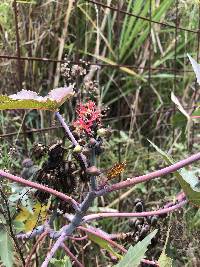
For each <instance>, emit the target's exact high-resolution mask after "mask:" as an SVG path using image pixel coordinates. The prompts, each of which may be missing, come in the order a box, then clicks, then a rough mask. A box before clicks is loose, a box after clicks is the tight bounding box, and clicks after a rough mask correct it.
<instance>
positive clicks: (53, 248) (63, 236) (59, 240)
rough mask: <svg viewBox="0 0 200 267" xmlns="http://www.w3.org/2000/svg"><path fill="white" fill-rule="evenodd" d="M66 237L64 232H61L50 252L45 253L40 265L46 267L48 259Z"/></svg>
mask: <svg viewBox="0 0 200 267" xmlns="http://www.w3.org/2000/svg"><path fill="white" fill-rule="evenodd" d="M65 239H67V237H66V234H65V233H62V235H61V236H60V237H59V238H58V240H57V241H56V242H55V244H54V245H53V247H52V248H51V250H50V252H49V253H48V254H47V256H46V258H45V260H44V262H43V263H42V265H41V267H48V264H49V262H50V260H51V259H52V257H53V255H54V254H55V253H56V251H57V250H58V248H59V247H60V246H62V244H63V242H64V241H65Z"/></svg>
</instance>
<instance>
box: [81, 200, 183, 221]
mask: <svg viewBox="0 0 200 267" xmlns="http://www.w3.org/2000/svg"><path fill="white" fill-rule="evenodd" d="M186 203H187V200H183V201H181V202H180V203H178V204H176V205H174V206H172V207H169V208H164V209H159V210H153V211H144V212H102V213H97V214H90V215H87V216H84V217H83V219H84V222H88V221H92V220H96V219H103V218H113V217H118V218H123V217H148V216H153V215H161V214H165V213H168V212H171V211H173V210H176V209H179V208H181V207H183V206H184V205H185V204H186Z"/></svg>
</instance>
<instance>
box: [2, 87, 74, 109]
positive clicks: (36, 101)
mask: <svg viewBox="0 0 200 267" xmlns="http://www.w3.org/2000/svg"><path fill="white" fill-rule="evenodd" d="M73 94H74V92H73V86H72V85H70V86H69V87H60V88H56V89H53V90H51V91H50V92H49V94H48V95H47V96H45V97H43V96H40V95H38V94H37V93H36V92H33V91H29V90H24V89H22V90H21V91H20V92H18V93H17V94H13V95H10V96H6V95H0V110H5V109H45V110H51V111H55V110H57V109H58V108H59V107H60V106H61V105H62V104H63V103H64V102H65V101H66V99H68V98H70V97H71V96H72V95H73Z"/></svg>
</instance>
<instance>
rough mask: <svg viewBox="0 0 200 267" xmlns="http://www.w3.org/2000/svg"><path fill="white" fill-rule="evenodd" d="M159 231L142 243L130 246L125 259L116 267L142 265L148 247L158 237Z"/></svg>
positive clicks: (155, 231) (151, 234)
mask: <svg viewBox="0 0 200 267" xmlns="http://www.w3.org/2000/svg"><path fill="white" fill-rule="evenodd" d="M157 231H158V230H157V229H156V230H154V231H153V232H152V233H150V234H149V235H148V236H146V237H145V238H144V239H143V240H142V241H139V242H138V243H137V244H136V245H135V246H134V247H133V246H130V247H129V249H128V251H127V253H126V255H125V256H124V257H123V259H122V260H121V261H120V262H119V263H118V264H117V265H115V266H116V267H136V266H139V265H140V262H141V260H142V259H143V258H144V256H145V253H146V251H147V247H148V245H149V244H150V243H151V239H152V238H153V237H154V236H155V235H156V233H157Z"/></svg>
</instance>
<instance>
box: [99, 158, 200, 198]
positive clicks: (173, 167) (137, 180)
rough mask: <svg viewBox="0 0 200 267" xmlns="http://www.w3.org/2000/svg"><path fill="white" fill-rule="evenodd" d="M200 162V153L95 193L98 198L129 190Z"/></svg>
mask: <svg viewBox="0 0 200 267" xmlns="http://www.w3.org/2000/svg"><path fill="white" fill-rule="evenodd" d="M198 160H200V153H197V154H195V155H192V156H190V157H189V158H187V159H183V160H181V161H179V162H177V163H175V164H173V165H170V166H169V167H165V168H163V169H161V170H158V171H154V172H151V173H148V174H145V175H141V176H138V177H133V178H128V179H126V180H125V181H122V182H119V183H116V184H113V185H110V186H106V187H105V188H103V189H100V190H97V191H96V192H95V193H96V196H103V195H105V194H107V193H109V192H113V191H117V190H120V189H122V188H127V187H130V186H133V185H136V184H139V183H142V182H146V181H149V180H152V179H155V178H158V177H161V176H164V175H166V174H169V173H172V172H175V171H177V170H179V169H181V168H183V167H184V166H187V165H189V164H191V163H193V162H195V161H198Z"/></svg>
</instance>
